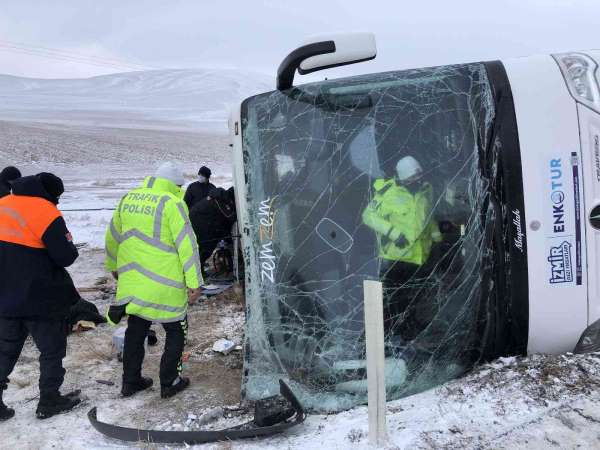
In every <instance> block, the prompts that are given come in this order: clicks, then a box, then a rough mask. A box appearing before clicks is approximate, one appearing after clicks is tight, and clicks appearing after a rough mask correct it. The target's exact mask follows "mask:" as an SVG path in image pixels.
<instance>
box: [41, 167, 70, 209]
mask: <svg viewBox="0 0 600 450" xmlns="http://www.w3.org/2000/svg"><path fill="white" fill-rule="evenodd" d="M36 176H37V177H38V178H39V180H40V181H41V182H42V185H43V186H44V189H45V190H46V192H47V193H48V194H49V195H50V197H52V201H53V202H54V203H56V204H58V198H59V197H60V196H61V195H62V194H63V192H65V186H64V185H63V182H62V180H61V179H60V178H58V177H57V176H56V175H54V174H52V173H48V172H42V173H38V174H37V175H36Z"/></svg>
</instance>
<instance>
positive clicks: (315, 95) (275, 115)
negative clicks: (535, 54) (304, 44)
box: [242, 64, 504, 411]
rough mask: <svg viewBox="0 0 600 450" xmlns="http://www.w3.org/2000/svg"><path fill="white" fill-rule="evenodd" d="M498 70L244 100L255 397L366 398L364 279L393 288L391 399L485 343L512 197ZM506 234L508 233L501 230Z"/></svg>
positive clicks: (431, 380) (454, 71)
mask: <svg viewBox="0 0 600 450" xmlns="http://www.w3.org/2000/svg"><path fill="white" fill-rule="evenodd" d="M495 115H496V108H495V103H494V99H493V95H492V89H491V87H490V82H489V81H488V76H487V73H486V68H485V66H484V64H468V65H458V66H445V67H438V68H429V69H418V70H409V71H401V72H388V73H379V74H373V75H365V76H358V77H352V78H346V79H341V80H334V81H324V82H319V83H312V84H308V85H304V86H300V87H297V88H292V89H289V90H287V91H284V92H279V91H275V92H271V93H267V94H262V95H259V96H256V97H252V98H250V99H248V100H246V101H245V102H244V104H243V106H242V137H243V158H244V177H245V181H246V182H245V202H246V204H247V220H246V222H247V223H246V224H245V230H244V234H245V236H244V256H245V263H246V272H247V278H246V279H247V286H246V301H247V308H248V309H247V312H248V322H247V329H246V333H247V335H246V339H247V346H246V350H247V351H246V355H245V378H244V390H245V392H246V395H247V396H248V397H249V398H259V397H264V396H265V395H266V394H269V393H275V392H276V391H277V380H278V378H284V379H286V380H288V381H289V382H291V383H292V385H294V386H295V387H296V390H297V391H298V392H299V396H300V398H301V399H302V401H303V402H304V403H305V405H306V406H307V407H309V408H312V409H314V410H319V411H336V410H340V409H344V408H348V407H351V406H354V405H356V404H359V403H364V402H365V401H366V395H367V390H366V386H367V383H366V356H365V338H364V328H365V327H364V308H363V281H364V280H379V281H381V282H382V284H383V288H384V305H383V306H384V333H385V357H386V369H385V376H386V386H387V394H388V397H387V398H388V400H389V399H392V398H398V397H400V396H403V395H408V394H410V393H413V392H417V391H420V390H423V389H426V388H429V387H431V386H434V385H436V384H438V383H441V382H443V381H445V380H448V379H450V378H453V377H456V376H457V375H460V374H461V373H463V372H464V371H465V370H467V369H469V368H471V367H472V365H473V363H474V362H476V361H478V360H479V359H480V358H481V355H482V353H483V352H484V348H483V347H484V346H485V345H484V343H485V340H486V338H485V336H483V335H484V334H485V333H486V321H487V320H488V317H489V309H490V308H491V307H492V306H490V296H489V295H488V294H489V291H490V290H491V289H493V288H492V286H493V285H494V283H495V282H496V280H495V279H494V278H493V274H491V271H493V267H495V266H496V264H497V261H496V260H497V259H498V258H502V259H503V258H504V257H503V256H499V254H500V252H501V250H502V249H501V248H500V247H501V246H497V245H496V246H494V242H493V241H494V236H497V233H496V232H497V222H498V220H496V219H498V218H499V217H500V216H501V214H502V212H501V208H502V207H501V205H498V204H497V202H494V201H492V200H493V199H491V198H490V195H489V192H490V189H491V183H492V180H493V179H494V174H495V170H496V169H497V165H496V163H495V162H494V160H493V158H490V157H489V153H490V152H489V148H490V146H491V144H490V139H491V136H492V134H493V123H494V120H495ZM500 232H501V230H500Z"/></svg>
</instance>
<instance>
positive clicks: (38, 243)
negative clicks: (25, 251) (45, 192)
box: [0, 195, 61, 248]
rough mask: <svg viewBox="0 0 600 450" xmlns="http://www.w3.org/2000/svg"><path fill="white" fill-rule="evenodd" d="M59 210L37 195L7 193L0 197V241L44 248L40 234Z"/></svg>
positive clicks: (52, 220) (41, 234) (55, 217)
mask: <svg viewBox="0 0 600 450" xmlns="http://www.w3.org/2000/svg"><path fill="white" fill-rule="evenodd" d="M60 216H61V213H60V211H59V210H58V208H56V206H55V205H54V204H52V203H51V202H49V201H48V200H44V199H43V198H39V197H26V196H20V195H19V196H17V195H8V196H6V197H4V198H2V199H0V241H5V242H11V243H13V244H20V245H24V246H27V247H33V248H45V247H46V246H45V245H44V242H43V241H42V236H43V235H44V233H45V232H46V230H47V229H48V227H49V226H50V224H51V223H52V222H54V221H55V220H56V219H57V218H58V217H60Z"/></svg>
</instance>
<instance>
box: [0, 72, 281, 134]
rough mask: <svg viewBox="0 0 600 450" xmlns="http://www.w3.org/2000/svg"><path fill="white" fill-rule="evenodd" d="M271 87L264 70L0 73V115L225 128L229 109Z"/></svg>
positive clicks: (134, 125)
mask: <svg viewBox="0 0 600 450" xmlns="http://www.w3.org/2000/svg"><path fill="white" fill-rule="evenodd" d="M273 89H274V81H273V80H272V79H271V78H269V77H267V76H265V75H262V74H258V73H253V72H248V71H243V70H228V69H172V70H150V71H141V72H128V73H120V74H112V75H103V76H98V77H92V78H86V79H65V80H45V79H30V78H19V77H14V76H8V75H0V119H4V120H18V121H28V120H29V121H31V120H33V121H41V122H51V123H55V124H64V123H70V124H78V125H94V126H98V125H102V126H119V127H128V128H138V127H140V126H142V127H143V128H166V127H172V128H178V129H188V128H189V129H196V130H199V129H202V130H209V131H212V132H214V131H217V132H219V133H221V134H225V133H226V132H227V128H226V123H227V117H228V114H229V112H228V111H229V109H230V107H231V106H232V105H234V104H236V103H239V101H240V100H242V99H243V98H245V97H248V96H250V95H255V94H258V93H261V92H266V91H270V90H273Z"/></svg>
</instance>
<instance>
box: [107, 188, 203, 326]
mask: <svg viewBox="0 0 600 450" xmlns="http://www.w3.org/2000/svg"><path fill="white" fill-rule="evenodd" d="M181 197H182V191H181V189H180V188H179V187H177V186H176V185H175V184H174V183H172V182H171V181H169V180H166V179H164V178H156V177H148V178H146V179H145V180H144V183H143V184H142V186H141V187H140V188H138V189H134V190H132V191H131V192H129V193H128V194H127V195H125V197H123V198H122V199H121V201H120V203H119V206H118V208H117V210H116V211H115V212H114V214H113V218H112V221H111V223H110V226H109V227H108V229H107V231H106V263H105V265H106V269H107V270H109V271H111V272H114V271H116V272H118V274H119V280H118V283H117V295H116V299H115V302H114V304H115V305H125V304H126V305H127V307H126V313H127V314H132V315H135V316H139V317H142V318H144V319H147V320H151V321H155V322H176V321H179V320H182V319H183V318H184V317H185V316H186V314H187V304H188V303H187V288H193V289H195V288H198V287H199V286H200V285H201V284H202V283H203V280H202V274H201V272H200V256H199V252H198V244H197V241H196V236H195V235H194V232H193V230H192V226H191V224H190V220H189V213H188V209H187V206H186V205H185V203H184V202H183V201H182V199H181Z"/></svg>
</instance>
